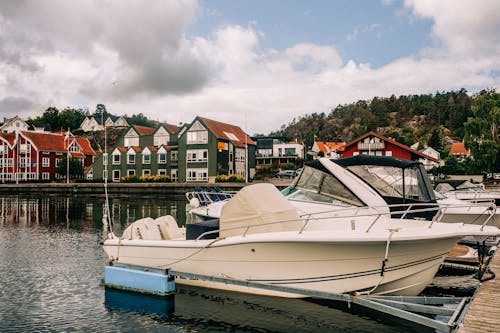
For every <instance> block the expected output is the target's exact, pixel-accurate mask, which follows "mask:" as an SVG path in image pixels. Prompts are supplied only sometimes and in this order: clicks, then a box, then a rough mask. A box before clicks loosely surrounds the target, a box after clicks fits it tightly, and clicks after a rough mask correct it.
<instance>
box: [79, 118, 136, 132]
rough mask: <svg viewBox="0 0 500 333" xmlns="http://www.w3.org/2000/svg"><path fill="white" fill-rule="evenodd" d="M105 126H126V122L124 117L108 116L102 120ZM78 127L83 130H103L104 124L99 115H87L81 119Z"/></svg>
mask: <svg viewBox="0 0 500 333" xmlns="http://www.w3.org/2000/svg"><path fill="white" fill-rule="evenodd" d="M104 124H105V125H106V127H128V126H129V125H128V122H127V120H126V119H125V117H123V116H120V117H115V116H108V118H106V120H105V121H104ZM80 128H81V130H82V131H84V132H92V131H103V130H104V125H103V124H102V120H101V119H99V117H94V116H88V117H85V119H83V121H82V123H81V125H80Z"/></svg>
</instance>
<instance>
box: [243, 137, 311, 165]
mask: <svg viewBox="0 0 500 333" xmlns="http://www.w3.org/2000/svg"><path fill="white" fill-rule="evenodd" d="M252 139H253V141H255V142H256V149H257V151H256V154H255V158H256V164H257V165H265V164H277V165H280V164H284V163H293V164H296V165H297V164H298V161H299V160H303V159H304V156H305V150H304V145H303V144H301V143H299V142H297V140H295V141H288V140H285V138H283V137H277V136H263V137H253V138H252Z"/></svg>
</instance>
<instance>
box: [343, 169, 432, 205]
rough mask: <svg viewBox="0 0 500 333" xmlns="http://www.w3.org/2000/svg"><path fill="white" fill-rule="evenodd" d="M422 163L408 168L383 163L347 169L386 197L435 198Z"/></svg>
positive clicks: (421, 199) (419, 199)
mask: <svg viewBox="0 0 500 333" xmlns="http://www.w3.org/2000/svg"><path fill="white" fill-rule="evenodd" d="M422 168H423V167H422V166H421V165H417V164H415V165H413V166H410V167H408V168H399V167H395V166H385V165H384V166H382V165H351V166H348V167H347V169H348V170H349V171H351V172H353V173H354V174H356V175H357V176H358V177H359V178H361V179H362V180H363V181H364V182H366V183H368V184H369V185H370V186H372V187H373V188H375V189H376V190H377V191H378V192H379V193H380V195H382V196H384V197H393V198H404V199H412V200H416V201H424V202H427V201H431V200H435V197H434V192H433V191H432V188H431V185H430V182H429V180H428V177H427V173H426V172H425V170H422Z"/></svg>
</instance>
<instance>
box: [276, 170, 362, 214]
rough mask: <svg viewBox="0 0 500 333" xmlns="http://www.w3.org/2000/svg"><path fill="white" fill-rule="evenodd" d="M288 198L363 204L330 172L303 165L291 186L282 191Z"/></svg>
mask: <svg viewBox="0 0 500 333" xmlns="http://www.w3.org/2000/svg"><path fill="white" fill-rule="evenodd" d="M283 193H284V194H285V195H286V196H288V198H289V199H295V200H304V201H316V202H323V203H333V204H337V205H346V206H353V205H354V206H364V204H363V203H362V202H361V200H359V199H358V198H357V197H356V196H355V195H354V194H353V193H352V192H351V191H350V190H349V189H348V188H347V187H346V186H345V185H344V184H342V183H341V182H340V181H339V180H338V179H337V178H336V177H334V176H333V175H332V174H329V173H326V172H324V171H322V170H318V169H315V168H312V167H310V166H305V167H304V170H303V171H302V173H301V174H300V176H299V179H298V180H297V181H296V183H295V185H294V186H293V188H290V189H289V190H288V191H286V193H285V192H283Z"/></svg>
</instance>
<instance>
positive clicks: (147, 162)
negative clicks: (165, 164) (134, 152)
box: [142, 154, 151, 164]
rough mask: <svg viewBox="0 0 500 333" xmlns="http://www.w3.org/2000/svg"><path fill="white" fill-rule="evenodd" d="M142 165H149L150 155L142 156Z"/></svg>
mask: <svg viewBox="0 0 500 333" xmlns="http://www.w3.org/2000/svg"><path fill="white" fill-rule="evenodd" d="M142 164H151V155H150V154H144V155H142Z"/></svg>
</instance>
